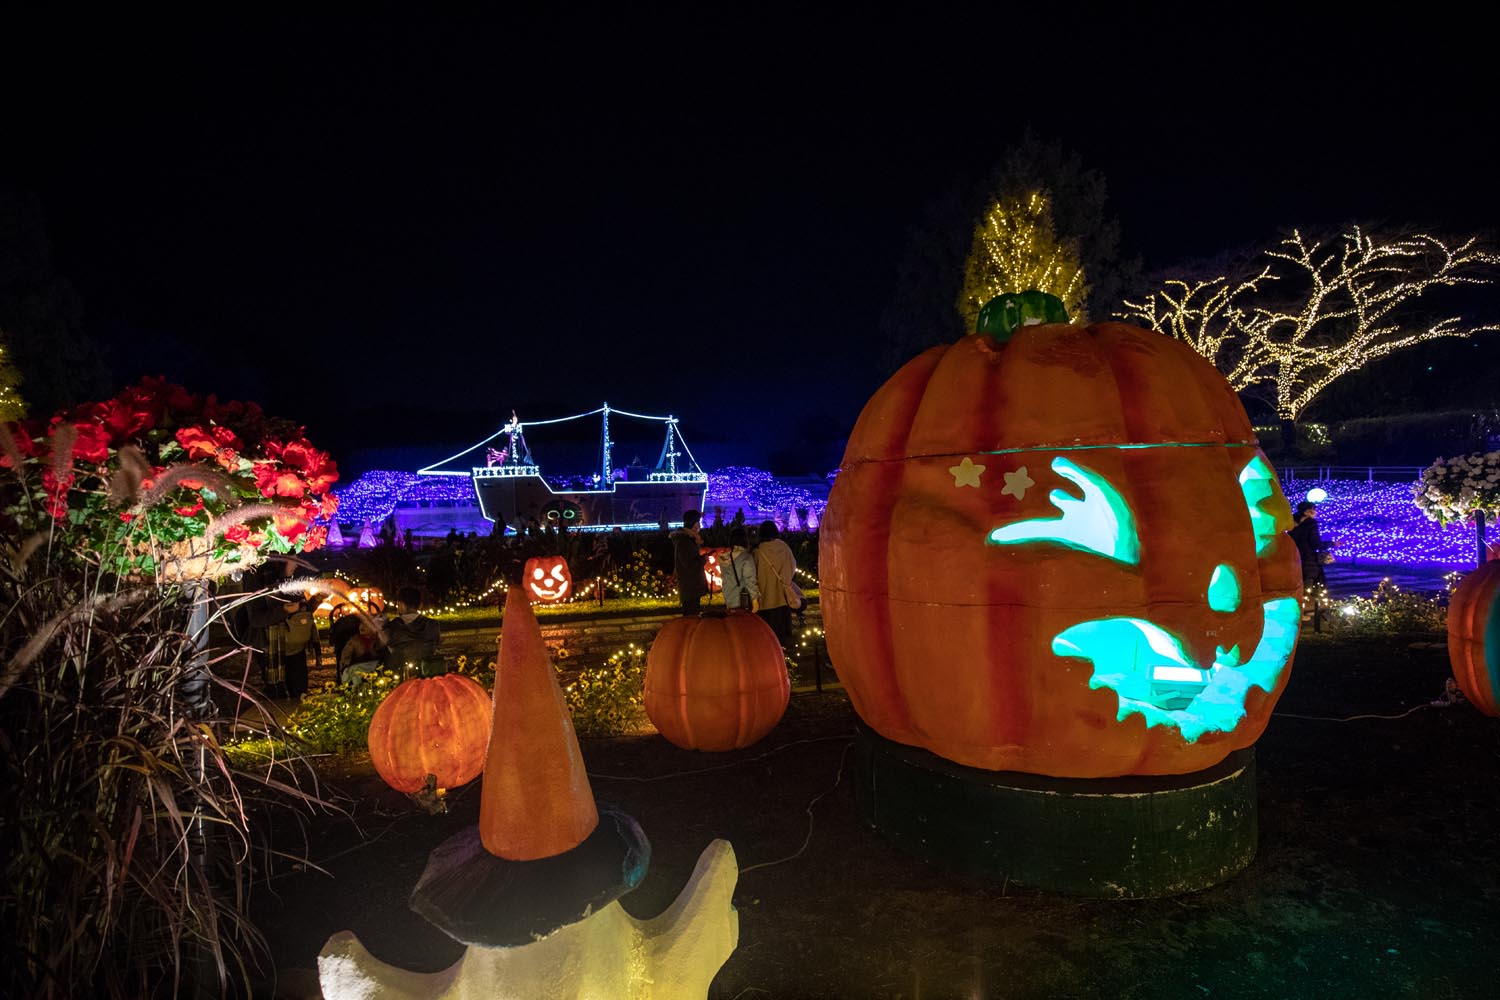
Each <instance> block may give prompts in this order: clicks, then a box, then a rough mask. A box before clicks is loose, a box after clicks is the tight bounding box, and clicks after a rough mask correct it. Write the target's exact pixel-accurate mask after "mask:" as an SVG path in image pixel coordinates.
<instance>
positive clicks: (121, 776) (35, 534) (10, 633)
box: [0, 382, 334, 997]
mask: <svg viewBox="0 0 1500 1000" xmlns="http://www.w3.org/2000/svg"><path fill="white" fill-rule="evenodd" d="M0 467H3V468H4V470H5V471H4V473H0V608H3V609H4V613H3V614H0V786H3V788H4V794H3V795H0V867H3V869H4V874H5V882H4V886H5V888H4V890H3V895H0V996H28V997H29V996H38V997H75V996H80V997H81V996H90V997H92V996H111V997H142V996H156V995H175V994H178V993H188V992H192V993H194V994H197V993H204V994H207V993H220V992H227V991H229V990H230V988H231V986H238V987H241V988H242V989H243V991H247V987H248V981H249V979H250V972H249V970H250V968H251V967H252V966H253V965H254V964H255V962H256V960H257V956H258V955H263V954H264V942H263V940H262V938H261V937H260V935H259V934H258V933H257V931H256V930H255V928H254V927H253V926H252V925H251V924H250V923H249V922H248V920H247V914H246V909H247V905H248V894H249V885H250V877H251V875H252V873H253V871H254V865H253V864H252V861H253V860H254V859H255V858H256V857H257V856H258V849H262V848H263V849H266V850H269V845H268V844H266V843H265V841H264V840H260V841H257V840H256V839H255V838H256V837H263V836H264V835H265V834H266V832H267V831H269V830H271V829H273V828H274V827H275V826H276V825H277V823H276V821H275V820H274V819H273V818H272V817H273V813H274V812H276V811H277V810H283V809H288V808H291V809H293V810H296V811H298V812H300V811H303V810H305V809H306V808H307V807H309V806H318V805H320V803H318V801H317V800H315V799H313V798H312V797H310V796H308V795H305V794H303V793H301V792H300V791H298V790H297V788H296V780H297V773H298V772H297V769H296V768H295V767H294V766H291V765H293V764H295V761H294V760H288V759H287V758H285V757H282V758H280V759H279V760H277V761H275V762H267V761H266V760H264V759H262V760H261V761H258V762H256V763H255V764H254V765H253V766H241V763H243V761H244V759H245V758H244V757H240V758H235V757H233V756H231V755H230V754H228V753H226V751H225V748H224V746H223V744H222V743H221V739H223V738H228V737H230V736H234V737H244V736H248V737H251V738H259V739H262V740H265V741H268V742H267V745H268V746H269V745H270V742H271V741H275V740H276V739H277V738H278V737H279V736H280V735H281V734H280V733H279V731H278V729H277V727H276V726H275V724H274V723H272V722H269V721H266V720H268V719H269V718H270V715H269V711H268V710H267V709H266V708H265V707H264V706H261V705H259V704H258V703H257V702H256V698H255V695H254V693H253V692H251V691H248V690H246V689H244V688H242V687H241V686H240V685H239V684H238V683H237V682H236V681H235V680H234V679H233V677H234V676H237V675H238V671H235V670H226V671H225V673H226V674H228V675H230V676H226V677H220V676H217V675H216V674H215V673H213V671H212V665H213V664H214V663H217V662H220V661H221V660H222V661H227V662H230V663H235V662H238V663H243V662H244V656H245V655H246V653H247V650H246V649H245V648H244V647H243V646H240V645H239V644H238V643H236V642H233V641H232V640H229V639H227V638H225V637H224V633H223V630H221V629H218V628H215V627H214V626H215V625H216V624H217V623H218V620H219V612H218V611H217V609H216V605H215V603H214V598H213V597H212V595H211V593H210V590H209V585H208V583H207V581H208V580H210V579H213V578H215V577H217V576H220V575H222V574H225V573H227V572H229V571H230V570H231V569H234V568H240V569H243V568H247V567H251V566H254V565H255V564H256V563H258V562H260V561H262V560H264V559H265V558H266V557H267V553H268V552H276V553H288V552H292V551H306V550H310V549H313V548H316V547H317V546H318V545H319V544H321V542H322V529H321V528H319V527H316V526H315V527H312V528H309V527H308V524H309V522H310V521H311V520H312V519H313V518H315V517H318V516H326V515H327V514H329V513H331V512H332V510H331V506H328V505H325V504H324V502H323V494H324V493H325V492H326V490H327V488H328V486H329V485H330V484H331V482H332V480H333V476H334V470H333V466H332V463H331V462H329V461H328V460H327V456H326V455H325V454H323V453H322V452H319V451H317V450H316V449H314V448H312V446H311V445H310V444H308V443H307V442H306V440H305V439H303V438H302V436H301V431H300V429H299V428H295V427H292V426H291V425H287V424H284V423H282V422H277V421H271V420H268V419H266V418H265V417H264V416H263V415H262V414H261V413H260V411H259V409H258V408H257V407H253V406H251V405H249V404H238V403H224V404H221V403H219V402H217V401H216V400H214V399H213V398H212V397H209V398H208V399H206V400H205V399H201V398H199V397H195V396H191V395H189V394H188V393H186V392H185V391H183V390H182V389H180V388H179V387H176V386H171V385H168V384H166V383H161V382H147V383H142V384H141V385H140V386H136V387H132V388H131V389H128V390H126V391H125V392H124V393H122V394H121V395H120V396H119V397H118V398H116V399H114V400H110V401H107V402H104V403H94V404H87V405H85V406H81V407H79V408H77V409H76V410H74V411H71V412H68V413H62V414H58V415H57V417H55V418H54V419H53V421H52V422H51V423H50V424H47V423H34V424H28V425H16V424H9V425H3V426H0ZM278 497H279V498H280V499H276V498H278ZM219 704H222V705H224V706H225V709H224V710H222V711H221V710H220V708H219V707H218V706H219ZM252 831H253V833H252Z"/></svg>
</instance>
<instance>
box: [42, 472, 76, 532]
mask: <svg viewBox="0 0 1500 1000" xmlns="http://www.w3.org/2000/svg"><path fill="white" fill-rule="evenodd" d="M72 485H73V473H71V472H70V473H68V474H67V475H65V476H63V477H62V478H61V479H58V478H57V474H56V473H55V472H53V471H52V469H50V468H47V469H43V470H42V489H44V490H45V491H46V492H47V513H48V514H51V515H52V517H53V519H54V520H61V519H62V518H64V517H67V516H68V487H70V486H72Z"/></svg>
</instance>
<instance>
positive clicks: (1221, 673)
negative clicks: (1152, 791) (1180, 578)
mask: <svg viewBox="0 0 1500 1000" xmlns="http://www.w3.org/2000/svg"><path fill="white" fill-rule="evenodd" d="M1261 608H1262V611H1263V612H1264V622H1263V624H1262V626H1261V635H1260V642H1259V643H1257V644H1256V647H1255V652H1254V653H1252V654H1251V656H1250V658H1249V659H1248V660H1246V661H1245V662H1243V663H1238V662H1236V661H1238V660H1239V656H1240V653H1239V647H1238V646H1235V647H1233V648H1231V649H1228V650H1225V649H1224V648H1223V647H1222V646H1221V647H1219V649H1218V652H1217V654H1216V655H1215V657H1214V662H1213V663H1212V664H1211V665H1210V666H1208V667H1206V668H1205V667H1199V666H1197V665H1196V664H1194V663H1193V662H1192V661H1191V660H1189V659H1188V657H1187V654H1186V653H1185V652H1184V651H1183V648H1182V643H1181V642H1180V641H1179V640H1178V639H1177V638H1176V637H1174V636H1173V635H1172V634H1171V633H1169V632H1167V631H1166V630H1165V629H1163V628H1162V627H1161V626H1159V625H1157V624H1155V623H1154V622H1149V621H1146V620H1144V619H1141V618H1098V619H1094V620H1093V621H1086V622H1080V623H1078V624H1077V625H1073V626H1071V627H1070V628H1068V629H1066V630H1064V631H1063V632H1061V633H1059V634H1058V635H1057V637H1056V638H1054V639H1053V640H1052V652H1053V653H1054V654H1056V655H1058V656H1077V657H1082V658H1083V659H1086V660H1088V661H1090V662H1091V663H1093V665H1094V674H1093V677H1092V678H1090V680H1089V687H1091V688H1094V689H1098V688H1109V689H1110V690H1111V691H1113V692H1115V695H1116V696H1117V697H1118V698H1119V700H1120V711H1119V714H1118V715H1117V716H1116V719H1117V720H1118V721H1120V722H1124V721H1125V720H1126V719H1127V718H1129V717H1130V716H1132V715H1140V716H1142V717H1143V718H1144V719H1145V720H1146V725H1147V727H1151V726H1173V727H1175V728H1176V729H1177V730H1178V731H1179V732H1181V733H1182V738H1183V739H1184V740H1186V741H1187V742H1189V743H1195V742H1197V740H1198V738H1199V737H1200V736H1202V735H1203V734H1204V733H1227V732H1232V731H1233V730H1234V729H1235V728H1236V727H1237V726H1238V725H1239V724H1240V723H1241V722H1242V721H1243V720H1244V718H1245V696H1246V695H1247V694H1249V692H1250V688H1251V687H1252V686H1254V687H1258V688H1260V689H1261V690H1262V691H1266V692H1270V691H1273V690H1275V688H1276V684H1277V682H1278V681H1279V680H1280V678H1281V673H1282V671H1283V670H1285V669H1286V665H1287V663H1289V662H1290V661H1291V658H1292V650H1293V648H1294V647H1295V646H1296V645H1297V630H1298V627H1299V625H1300V624H1301V617H1302V608H1301V605H1299V604H1298V602H1297V599H1296V598H1294V597H1282V598H1277V599H1275V600H1271V601H1264V602H1262V604H1261Z"/></svg>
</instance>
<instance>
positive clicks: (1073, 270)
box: [958, 191, 1089, 331]
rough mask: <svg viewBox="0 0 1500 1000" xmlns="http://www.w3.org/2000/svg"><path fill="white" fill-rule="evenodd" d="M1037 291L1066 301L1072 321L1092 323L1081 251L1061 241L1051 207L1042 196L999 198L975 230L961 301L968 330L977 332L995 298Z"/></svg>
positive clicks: (991, 203) (1034, 192)
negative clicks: (981, 312) (983, 311)
mask: <svg viewBox="0 0 1500 1000" xmlns="http://www.w3.org/2000/svg"><path fill="white" fill-rule="evenodd" d="M1033 288H1034V289H1036V290H1037V291H1039V292H1048V293H1050V294H1052V295H1056V296H1057V297H1058V298H1060V299H1062V301H1063V307H1064V308H1065V309H1066V310H1067V312H1068V316H1069V318H1070V319H1071V320H1072V321H1073V322H1075V323H1081V322H1087V319H1086V317H1085V316H1084V303H1085V302H1086V301H1087V299H1088V293H1089V287H1088V283H1087V282H1086V281H1085V280H1084V276H1083V265H1082V264H1081V263H1080V262H1079V259H1078V247H1077V246H1076V244H1075V243H1074V242H1073V241H1068V240H1060V239H1058V237H1057V230H1056V227H1055V226H1054V225H1053V222H1052V202H1051V199H1050V198H1049V197H1048V196H1047V194H1046V193H1045V192H1042V191H1032V192H1029V193H1027V194H1025V195H1019V196H1014V195H1005V196H1002V197H999V198H996V199H995V200H994V201H992V202H990V206H989V208H988V209H987V210H986V211H985V213H984V218H983V219H981V220H980V222H979V225H978V226H976V227H975V229H974V242H973V246H972V249H970V251H969V259H968V260H967V261H966V262H965V263H964V283H963V288H962V290H961V291H960V292H959V296H958V312H959V316H960V317H961V319H962V323H963V329H964V330H965V331H972V330H973V329H974V321H975V319H976V318H977V317H978V316H979V310H980V309H981V308H983V306H984V304H985V303H986V302H988V301H989V300H990V299H992V298H994V297H995V296H996V295H1002V294H1004V293H1006V292H1024V291H1027V290H1029V289H1033Z"/></svg>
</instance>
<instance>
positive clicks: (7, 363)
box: [0, 332, 26, 423]
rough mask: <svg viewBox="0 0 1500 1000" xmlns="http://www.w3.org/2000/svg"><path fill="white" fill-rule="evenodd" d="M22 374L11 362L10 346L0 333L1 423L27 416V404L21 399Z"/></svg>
mask: <svg viewBox="0 0 1500 1000" xmlns="http://www.w3.org/2000/svg"><path fill="white" fill-rule="evenodd" d="M20 384H21V373H20V372H19V371H17V370H16V366H15V364H14V362H13V361H12V360H11V353H10V345H9V344H7V343H6V342H5V337H4V334H3V332H0V423H4V422H6V421H9V420H20V419H22V418H23V417H25V416H26V402H25V400H23V399H22V398H21V393H20V391H19V386H20Z"/></svg>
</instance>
